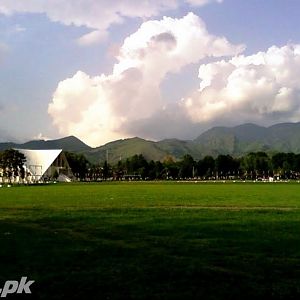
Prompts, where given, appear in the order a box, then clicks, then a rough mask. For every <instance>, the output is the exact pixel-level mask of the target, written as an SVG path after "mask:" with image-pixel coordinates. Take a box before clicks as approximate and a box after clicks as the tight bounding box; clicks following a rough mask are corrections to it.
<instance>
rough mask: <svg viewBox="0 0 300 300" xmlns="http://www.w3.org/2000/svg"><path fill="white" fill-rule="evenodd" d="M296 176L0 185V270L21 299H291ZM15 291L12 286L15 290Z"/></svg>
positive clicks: (298, 214) (298, 251) (295, 274)
mask: <svg viewBox="0 0 300 300" xmlns="http://www.w3.org/2000/svg"><path fill="white" fill-rule="evenodd" d="M299 191H300V184H297V183H289V184H285V183H276V184H275V183H273V184H268V183H251V184H250V183H239V184H234V183H226V184H223V183H217V184H208V183H198V184H195V183H192V182H191V183H158V182H157V183H153V182H151V183H146V182H139V183H136V182H135V183H133V182H129V183H123V182H121V183H101V184H70V185H59V184H57V185H47V186H31V187H15V188H1V189H0V200H1V201H0V240H1V247H0V264H1V274H0V282H1V283H3V282H4V281H5V280H8V279H16V280H17V279H19V278H20V277H21V276H28V277H29V278H30V279H32V280H35V281H36V282H35V283H34V285H32V287H31V290H32V292H33V294H32V295H31V296H30V297H29V298H31V299H208V300H210V299H233V300H234V299H249V300H250V299H251V300H252V299H285V300H289V299H297V298H299V296H300V288H299V280H300V271H299V268H298V266H299V265H300V238H299V229H300V193H299ZM18 296H19V295H18Z"/></svg>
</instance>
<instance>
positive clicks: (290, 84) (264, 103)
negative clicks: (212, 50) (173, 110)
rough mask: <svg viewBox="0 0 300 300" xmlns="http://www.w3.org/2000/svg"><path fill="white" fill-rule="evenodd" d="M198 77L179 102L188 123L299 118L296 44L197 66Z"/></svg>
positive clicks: (299, 56)
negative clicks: (197, 82)
mask: <svg viewBox="0 0 300 300" xmlns="http://www.w3.org/2000/svg"><path fill="white" fill-rule="evenodd" d="M199 78H200V89H199V90H198V91H196V92H194V93H193V94H192V95H190V97H187V98H186V99H185V100H184V101H183V103H182V105H183V106H184V108H185V110H186V112H187V113H188V115H189V116H190V117H191V119H192V120H193V121H194V122H200V123H203V122H211V121H214V120H218V119H221V120H223V122H225V121H228V120H230V121H231V122H232V121H234V122H235V123H242V122H245V121H251V122H259V123H265V124H270V123H276V122H278V121H299V119H300V81H299V78H300V45H286V46H284V47H281V48H279V47H276V46H273V47H271V48H269V49H268V50H267V51H266V52H259V53H257V54H254V55H250V56H244V55H239V56H235V57H233V58H232V59H231V60H229V61H225V60H221V61H217V62H214V63H209V64H205V65H201V66H200V68H199Z"/></svg>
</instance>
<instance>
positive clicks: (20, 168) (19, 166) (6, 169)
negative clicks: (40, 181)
mask: <svg viewBox="0 0 300 300" xmlns="http://www.w3.org/2000/svg"><path fill="white" fill-rule="evenodd" d="M25 162H26V157H25V155H24V154H23V153H21V152H19V151H18V150H15V149H8V150H5V151H4V152H3V153H2V154H1V156H0V168H1V169H2V170H3V173H4V176H8V177H9V180H10V181H11V177H12V176H13V175H21V177H22V174H25V172H24V164H25Z"/></svg>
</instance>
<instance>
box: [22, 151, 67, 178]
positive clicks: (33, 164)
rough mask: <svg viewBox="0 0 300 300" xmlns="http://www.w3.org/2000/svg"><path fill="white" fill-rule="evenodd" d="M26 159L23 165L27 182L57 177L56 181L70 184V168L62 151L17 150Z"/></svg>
mask: <svg viewBox="0 0 300 300" xmlns="http://www.w3.org/2000/svg"><path fill="white" fill-rule="evenodd" d="M17 150H18V151H19V152H20V153H23V154H24V155H25V157H26V162H25V164H24V167H25V172H26V174H27V176H26V177H27V181H29V182H38V181H40V180H41V179H50V178H53V177H57V180H61V181H66V182H70V181H71V179H70V178H72V177H73V174H72V171H71V168H70V166H69V163H68V161H67V159H66V156H65V154H64V153H63V152H62V149H54V150H29V149H17Z"/></svg>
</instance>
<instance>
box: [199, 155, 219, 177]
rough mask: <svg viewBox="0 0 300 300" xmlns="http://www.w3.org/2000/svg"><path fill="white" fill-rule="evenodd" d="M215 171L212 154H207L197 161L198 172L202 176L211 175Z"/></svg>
mask: <svg viewBox="0 0 300 300" xmlns="http://www.w3.org/2000/svg"><path fill="white" fill-rule="evenodd" d="M214 171H215V160H214V158H213V157H212V156H209V155H207V156H205V157H204V158H203V159H202V160H199V161H198V163H197V173H198V176H200V177H211V176H213V174H214Z"/></svg>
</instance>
